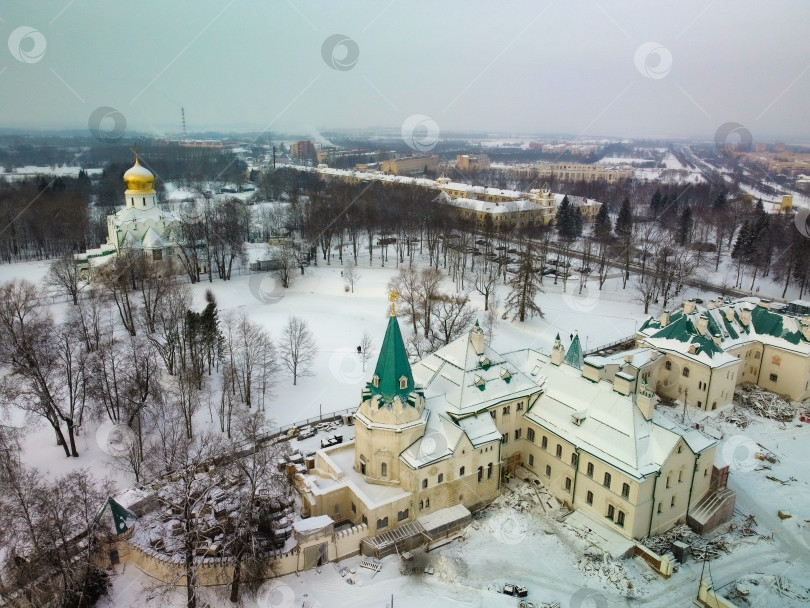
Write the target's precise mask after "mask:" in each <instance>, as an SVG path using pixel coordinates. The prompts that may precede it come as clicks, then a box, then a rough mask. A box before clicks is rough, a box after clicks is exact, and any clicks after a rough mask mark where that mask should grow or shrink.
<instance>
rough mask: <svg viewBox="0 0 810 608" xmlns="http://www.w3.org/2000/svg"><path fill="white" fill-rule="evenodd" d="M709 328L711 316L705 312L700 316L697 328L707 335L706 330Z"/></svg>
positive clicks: (702, 334)
mask: <svg viewBox="0 0 810 608" xmlns="http://www.w3.org/2000/svg"><path fill="white" fill-rule="evenodd" d="M708 329H709V317H708V316H706V315H705V314H703V315H700V318H699V319H698V322H697V330H698V331H699V332H700V335H701V336H705V335H706V331H707V330H708Z"/></svg>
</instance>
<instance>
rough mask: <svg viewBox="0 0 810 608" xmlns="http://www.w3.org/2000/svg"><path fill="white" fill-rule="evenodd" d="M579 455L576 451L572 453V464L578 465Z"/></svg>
mask: <svg viewBox="0 0 810 608" xmlns="http://www.w3.org/2000/svg"><path fill="white" fill-rule="evenodd" d="M577 457H578V454H577V453H576V452H574V453H573V454H571V465H572V466H577Z"/></svg>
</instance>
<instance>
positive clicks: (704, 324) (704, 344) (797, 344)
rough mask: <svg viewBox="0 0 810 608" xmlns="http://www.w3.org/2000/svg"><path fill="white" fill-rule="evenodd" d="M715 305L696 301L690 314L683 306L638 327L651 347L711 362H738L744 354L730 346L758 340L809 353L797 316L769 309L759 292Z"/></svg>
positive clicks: (809, 346) (714, 364) (704, 362)
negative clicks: (733, 351) (733, 352)
mask: <svg viewBox="0 0 810 608" xmlns="http://www.w3.org/2000/svg"><path fill="white" fill-rule="evenodd" d="M714 304H716V305H715V306H713V307H711V308H709V307H703V306H699V305H694V304H692V306H693V307H694V308H693V310H691V312H689V313H686V312H684V308H681V309H680V310H677V311H675V312H674V313H672V314H671V315H670V317H669V320H668V323H667V324H666V325H664V324H663V322H662V320H661V318H660V317H659V318H658V319H655V318H653V317H650V318H649V319H647V321H645V322H644V324H643V325H642V326H641V329H640V330H639V332H640V333H641V334H642V335H644V336H646V337H645V339H644V341H645V342H646V343H647V344H648V345H650V346H652V347H655V348H658V349H660V350H668V351H672V352H677V353H679V354H681V355H682V356H684V357H687V358H690V359H693V360H695V361H697V362H699V363H703V364H705V365H709V366H711V367H719V366H722V365H727V364H729V363H736V362H737V361H739V359H738V358H737V357H735V356H734V355H731V354H730V353H728V352H727V351H728V350H729V349H731V348H735V347H738V346H743V345H747V344H751V343H754V342H759V343H762V344H767V345H769V346H774V347H776V348H781V349H784V350H788V351H792V352H796V353H799V354H802V355H804V356H808V357H810V341H808V340H807V339H805V338H804V336H803V334H802V326H801V321H800V320H799V319H797V318H796V317H792V316H789V315H785V314H782V313H779V312H775V311H772V310H769V309H768V308H767V307H766V306H765V305H764V302H762V301H761V300H760V299H759V298H755V297H748V298H740V299H738V300H734V301H725V302H722V303H721V302H716V303H714ZM749 317H750V318H749Z"/></svg>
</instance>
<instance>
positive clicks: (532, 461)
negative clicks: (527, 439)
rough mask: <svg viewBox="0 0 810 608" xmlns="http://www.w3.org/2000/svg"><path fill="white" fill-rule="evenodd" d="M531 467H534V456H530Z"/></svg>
mask: <svg viewBox="0 0 810 608" xmlns="http://www.w3.org/2000/svg"><path fill="white" fill-rule="evenodd" d="M529 466H530V467H533V466H534V454H529Z"/></svg>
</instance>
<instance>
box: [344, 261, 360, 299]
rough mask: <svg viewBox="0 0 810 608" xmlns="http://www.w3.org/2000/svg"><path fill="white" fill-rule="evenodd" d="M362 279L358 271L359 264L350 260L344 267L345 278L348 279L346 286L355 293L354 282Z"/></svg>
mask: <svg viewBox="0 0 810 608" xmlns="http://www.w3.org/2000/svg"><path fill="white" fill-rule="evenodd" d="M359 279H360V273H358V272H357V264H356V263H353V262H349V263H348V264H346V266H345V267H344V268H343V280H344V281H346V286H347V287H349V288H350V289H351V291H352V293H354V284H355V283H357V281H358V280H359Z"/></svg>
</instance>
